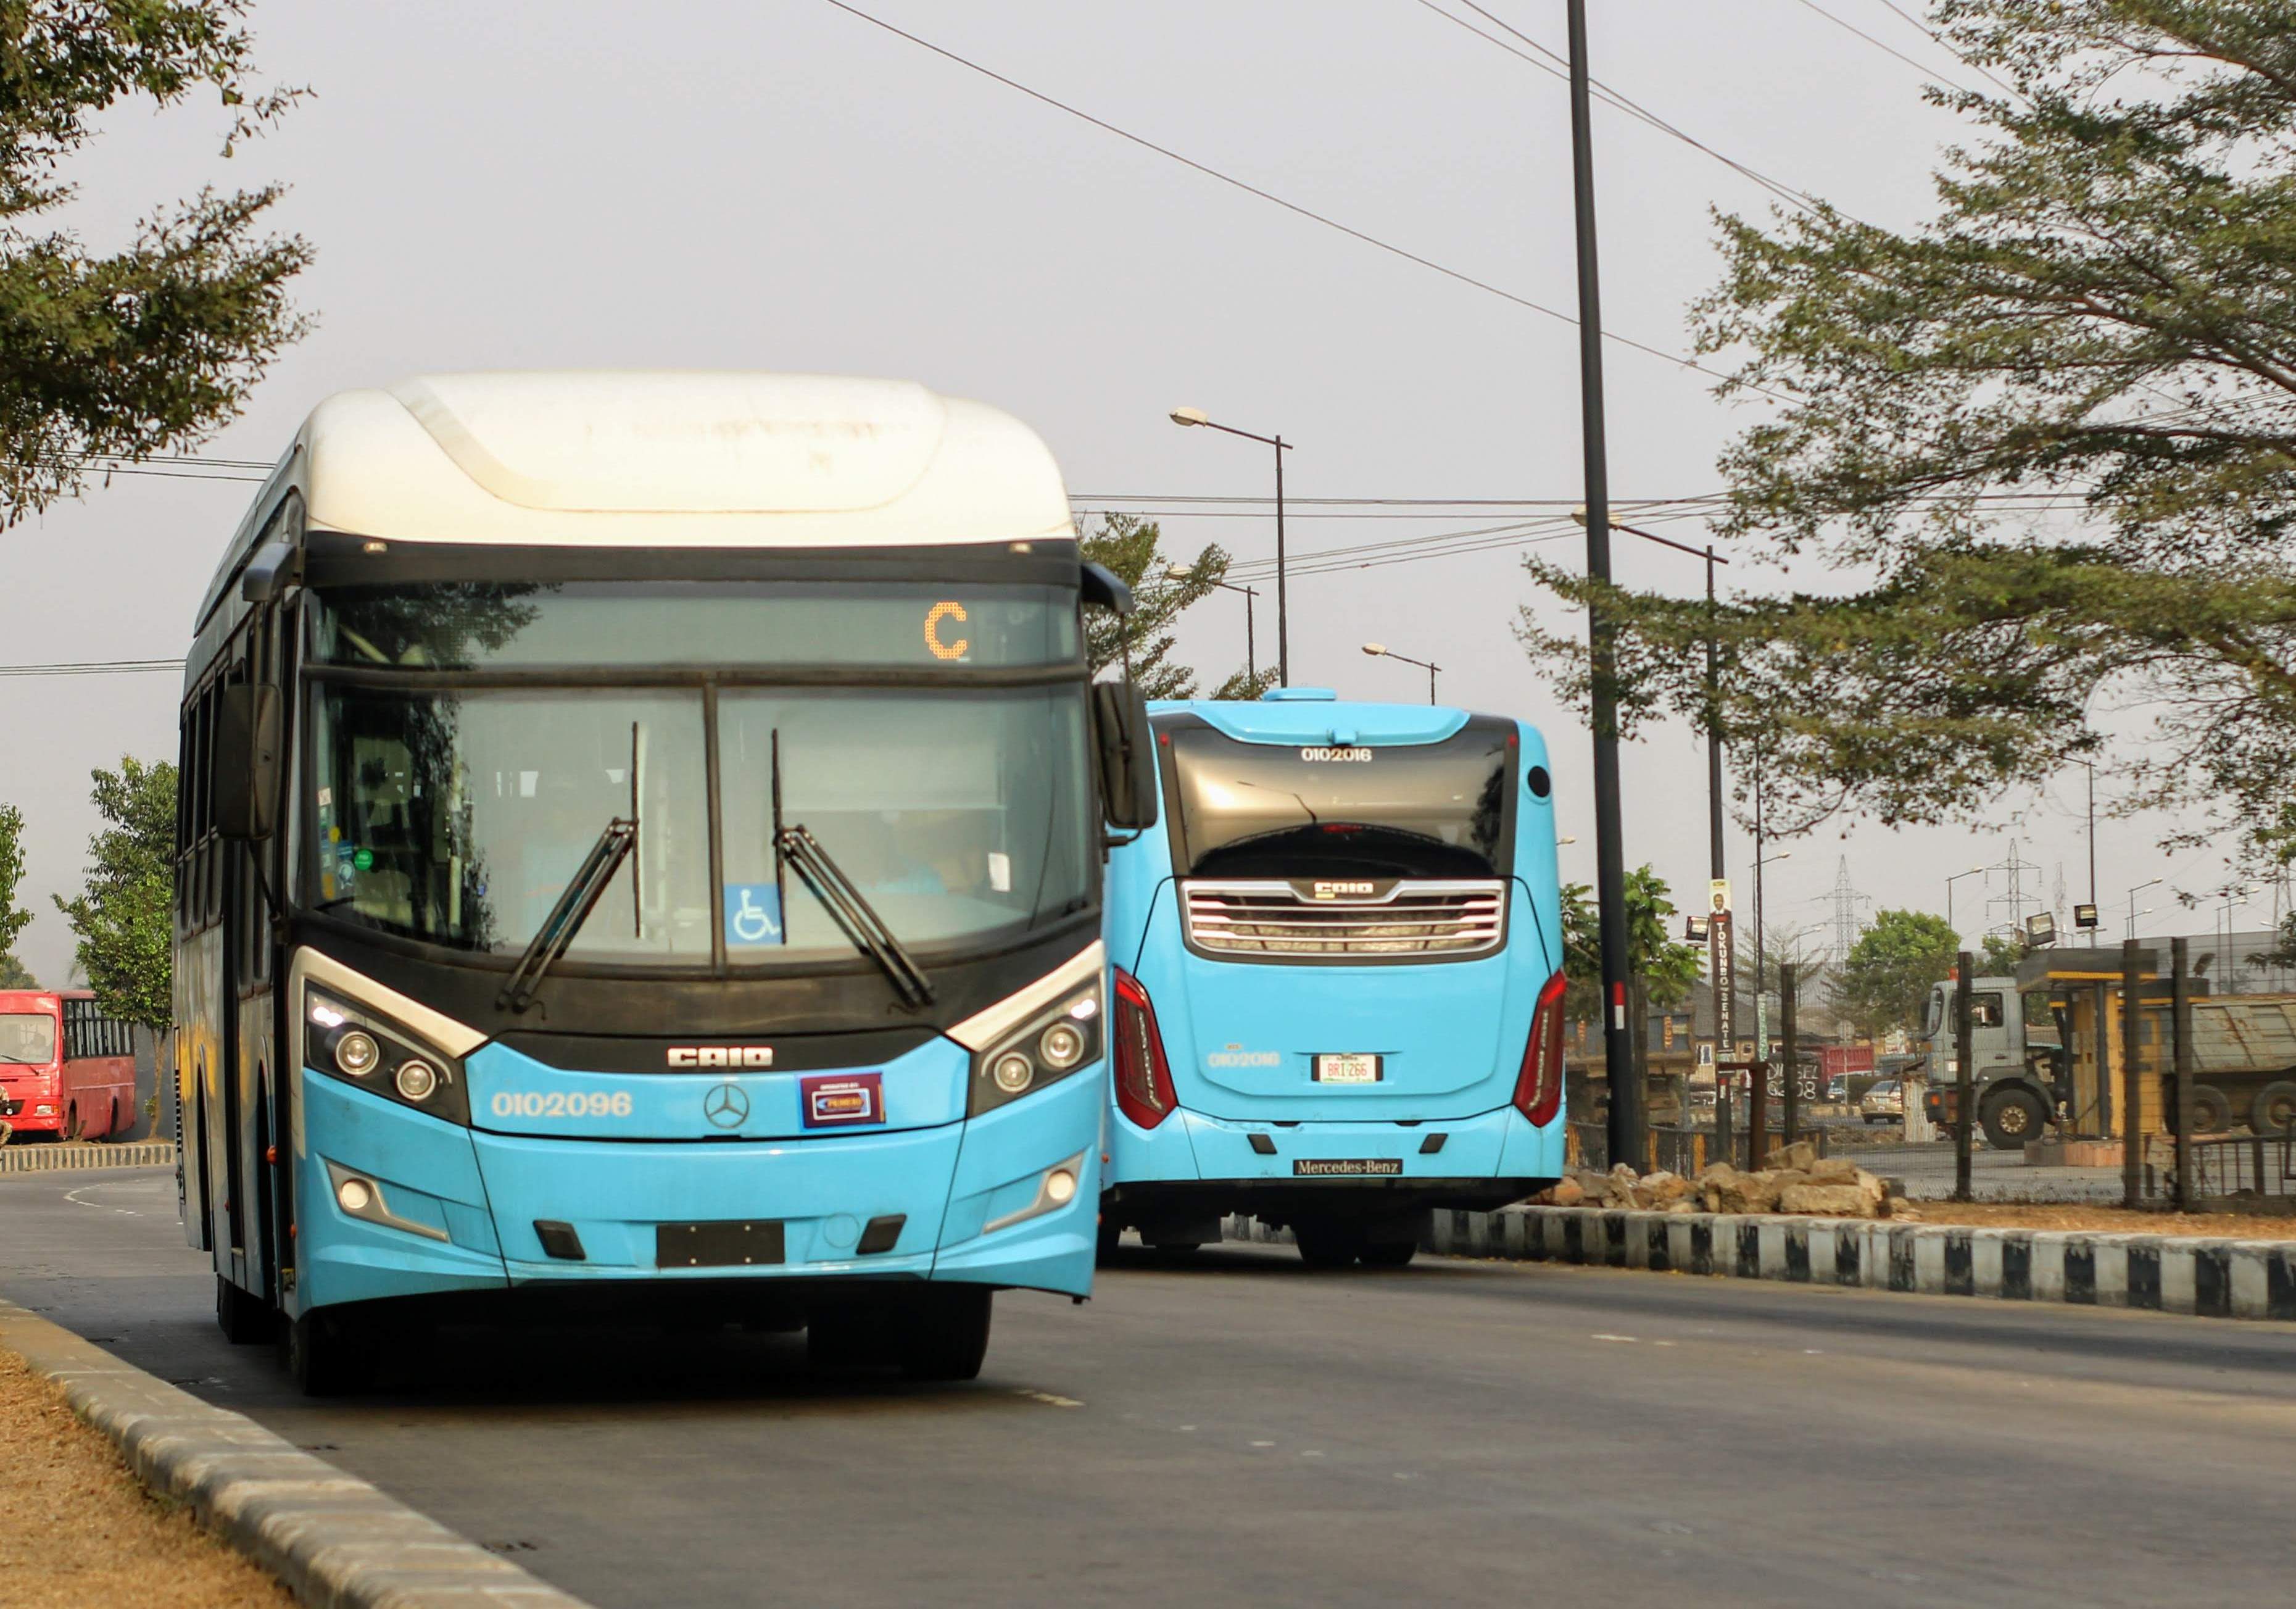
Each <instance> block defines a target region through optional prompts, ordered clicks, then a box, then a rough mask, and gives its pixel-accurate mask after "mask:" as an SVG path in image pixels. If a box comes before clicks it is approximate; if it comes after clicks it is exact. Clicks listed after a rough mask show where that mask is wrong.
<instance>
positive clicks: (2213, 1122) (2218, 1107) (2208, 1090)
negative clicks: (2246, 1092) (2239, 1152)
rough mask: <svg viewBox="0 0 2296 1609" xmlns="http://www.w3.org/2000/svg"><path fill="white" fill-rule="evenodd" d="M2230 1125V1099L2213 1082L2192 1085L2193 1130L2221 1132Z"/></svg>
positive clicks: (2196, 1132)
mask: <svg viewBox="0 0 2296 1609" xmlns="http://www.w3.org/2000/svg"><path fill="white" fill-rule="evenodd" d="M2231 1127H2232V1101H2231V1099H2230V1098H2229V1097H2227V1096H2226V1094H2225V1092H2224V1091H2223V1090H2221V1089H2219V1088H2217V1087H2216V1086H2215V1085H2214V1084H2195V1085H2194V1086H2193V1132H2194V1134H2222V1133H2224V1132H2225V1130H2226V1129H2230V1128H2231Z"/></svg>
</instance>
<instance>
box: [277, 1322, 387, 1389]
mask: <svg viewBox="0 0 2296 1609" xmlns="http://www.w3.org/2000/svg"><path fill="white" fill-rule="evenodd" d="M380 1364H381V1352H380V1349H379V1348H378V1347H377V1346H376V1345H375V1340H374V1335H373V1332H372V1331H370V1330H369V1329H368V1328H367V1326H365V1325H362V1324H359V1323H357V1322H355V1321H352V1320H348V1319H346V1318H342V1317H340V1315H338V1314H335V1313H333V1312H332V1311H330V1310H329V1309H325V1308H316V1309H312V1310H311V1311H310V1312H307V1313H306V1314H304V1315H303V1316H302V1317H301V1318H298V1319H295V1320H293V1321H291V1323H290V1324H289V1325H288V1326H287V1372H288V1373H289V1374H290V1375H293V1376H294V1379H295V1385H296V1388H297V1389H298V1390H299V1391H301V1392H302V1393H303V1394H304V1395H305V1396H306V1397H340V1396H342V1395H344V1394H345V1393H347V1392H349V1391H361V1390H364V1389H365V1387H367V1386H369V1385H372V1384H373V1383H374V1376H375V1370H376V1368H377V1367H378V1366H379V1365H380Z"/></svg>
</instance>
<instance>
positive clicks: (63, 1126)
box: [56, 1103, 87, 1144]
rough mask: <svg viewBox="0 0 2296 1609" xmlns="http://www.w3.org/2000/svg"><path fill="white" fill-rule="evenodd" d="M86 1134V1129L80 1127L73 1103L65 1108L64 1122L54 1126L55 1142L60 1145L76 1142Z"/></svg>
mask: <svg viewBox="0 0 2296 1609" xmlns="http://www.w3.org/2000/svg"><path fill="white" fill-rule="evenodd" d="M86 1132H87V1130H86V1129H83V1128H82V1127H80V1121H79V1106H78V1104H77V1103H74V1104H71V1105H69V1106H67V1107H65V1108H64V1121H62V1122H61V1123H58V1124H57V1125H56V1139H57V1142H58V1143H59V1144H61V1143H62V1142H64V1141H67V1140H76V1139H78V1138H79V1137H81V1136H82V1135H84V1134H86Z"/></svg>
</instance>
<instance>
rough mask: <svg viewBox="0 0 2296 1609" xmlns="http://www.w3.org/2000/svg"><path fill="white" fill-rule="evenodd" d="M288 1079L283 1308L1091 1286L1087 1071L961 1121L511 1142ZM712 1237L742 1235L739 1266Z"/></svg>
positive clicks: (1095, 1173)
mask: <svg viewBox="0 0 2296 1609" xmlns="http://www.w3.org/2000/svg"><path fill="white" fill-rule="evenodd" d="M302 1084H303V1090H304V1097H303V1101H302V1103H301V1112H300V1117H301V1120H302V1122H301V1129H302V1135H301V1144H300V1145H299V1171H298V1175H297V1178H298V1190H297V1194H298V1198H299V1200H298V1218H299V1237H298V1260H299V1264H300V1268H299V1279H298V1287H299V1288H298V1289H297V1291H296V1292H295V1293H294V1298H293V1305H294V1308H295V1310H297V1311H302V1310H304V1309H307V1308H310V1307H316V1306H324V1305H330V1304H332V1303H336V1302H346V1301H371V1300H375V1299H380V1298H385V1297H396V1296H414V1295H434V1294H441V1293H450V1292H473V1291H481V1290H496V1291H500V1290H504V1289H506V1288H517V1287H521V1286H540V1285H553V1286H564V1285H585V1284H593V1283H597V1284H603V1283H606V1282H614V1281H621V1282H629V1281H652V1282H665V1283H666V1282H676V1281H693V1282H697V1283H707V1282H711V1281H721V1282H722V1281H740V1280H773V1279H806V1280H822V1279H840V1280H841V1279H874V1280H885V1279H912V1280H922V1279H933V1280H953V1281H962V1282H968V1283H973V1284H981V1285H999V1286H1018V1287H1023V1288H1029V1289H1036V1290H1046V1291H1056V1292H1060V1293H1064V1294H1069V1295H1076V1296H1083V1295H1087V1294H1089V1293H1090V1291H1091V1285H1092V1262H1093V1244H1094V1230H1095V1214H1096V1209H1097V1206H1098V1196H1099V1189H1100V1153H1099V1147H1098V1145H1097V1143H1096V1142H1097V1128H1098V1122H1099V1112H1100V1107H1101V1104H1102V1102H1103V1094H1102V1091H1103V1088H1104V1086H1105V1078H1104V1076H1095V1074H1094V1071H1093V1070H1091V1069H1086V1070H1084V1071H1081V1072H1079V1073H1078V1074H1076V1075H1073V1076H1071V1077H1070V1078H1067V1079H1064V1080H1061V1081H1060V1082H1059V1083H1057V1084H1054V1085H1053V1086H1051V1087H1050V1088H1046V1089H1043V1090H1041V1091H1039V1092H1037V1094H1035V1095H1032V1096H1028V1097H1026V1098H1024V1099H1022V1100H1019V1101H1015V1102H1013V1104H1010V1105H1007V1106H1005V1107H1003V1108H1001V1109H999V1110H997V1111H996V1112H990V1113H988V1114H987V1115H985V1116H982V1117H979V1118H975V1119H972V1121H969V1122H966V1123H950V1124H945V1125H942V1126H940V1127H938V1128H932V1129H906V1130H898V1131H894V1132H890V1133H877V1134H868V1135H856V1134H843V1135H839V1136H836V1137H824V1138H818V1139H803V1140H755V1141H730V1140H728V1141H701V1140H696V1141H624V1142H616V1141H612V1140H609V1139H600V1140H570V1139H542V1138H528V1137H514V1136H509V1135H499V1134H492V1133H488V1132H485V1131H483V1130H479V1129H463V1128H460V1127H457V1126H455V1125H452V1124H449V1123H446V1122H442V1121H439V1120H438V1119H436V1118H431V1117H428V1116H425V1115H423V1114H422V1113H419V1112H410V1111H408V1110H407V1109H406V1108H405V1107H403V1106H399V1105H397V1104H393V1103H391V1102H389V1101H385V1100H382V1099H381V1098H379V1097H377V1096H372V1095H369V1094H367V1093H366V1092H365V1091H363V1090H359V1089H355V1088H349V1087H348V1086H347V1085H345V1084H343V1083H342V1082H341V1081H340V1080H334V1079H329V1078H325V1077H322V1076H318V1075H316V1074H306V1075H305V1077H304V1079H303V1080H302ZM1060 1171H1067V1172H1070V1173H1071V1174H1073V1176H1074V1178H1075V1186H1074V1190H1073V1193H1072V1194H1070V1195H1069V1196H1068V1198H1067V1199H1066V1200H1065V1201H1056V1200H1055V1199H1054V1197H1056V1196H1057V1195H1058V1194H1059V1192H1058V1191H1057V1190H1054V1189H1048V1188H1047V1181H1048V1180H1049V1179H1050V1178H1051V1176H1052V1175H1053V1174H1054V1173H1055V1172H1060ZM354 1177H355V1178H357V1179H359V1180H361V1181H362V1182H363V1183H365V1185H366V1186H368V1191H367V1194H366V1195H365V1198H364V1199H362V1198H360V1197H359V1196H358V1194H357V1193H354V1200H356V1201H358V1202H359V1204H360V1206H361V1208H362V1211H360V1212H359V1213H357V1215H355V1214H354V1213H353V1212H352V1211H348V1210H347V1209H346V1207H345V1205H344V1203H343V1200H342V1192H341V1185H342V1182H343V1180H345V1179H346V1178H354ZM890 1219H899V1220H900V1221H899V1223H898V1227H890V1225H889V1223H888V1221H887V1220H890ZM873 1224H876V1225H877V1226H878V1232H877V1235H875V1236H874V1237H873V1238H872V1239H870V1240H868V1242H867V1244H870V1245H871V1247H872V1249H871V1250H869V1251H866V1252H865V1251H863V1250H862V1249H861V1248H862V1246H863V1244H865V1237H866V1236H868V1235H869V1231H870V1228H871V1226H872V1225H873ZM729 1225H731V1226H741V1225H748V1226H750V1232H749V1234H750V1237H751V1238H750V1244H751V1245H753V1246H754V1248H755V1250H754V1252H750V1256H751V1258H752V1260H749V1261H743V1260H741V1258H742V1255H743V1249H742V1231H740V1230H739V1229H734V1230H728V1229H726V1227H725V1226H729ZM558 1226H563V1227H564V1232H563V1233H562V1232H561V1231H560V1229H559V1227H558ZM545 1235H549V1236H550V1237H551V1240H552V1241H553V1242H555V1243H556V1247H557V1251H558V1252H559V1254H558V1255H553V1252H552V1250H551V1247H550V1245H548V1244H545ZM729 1236H731V1237H732V1244H731V1246H730V1249H729ZM776 1242H777V1243H778V1244H777V1245H776V1244H775V1243H776ZM880 1243H882V1249H877V1247H878V1245H879V1244H880ZM577 1246H578V1249H579V1255H578V1256H575V1255H571V1254H570V1253H571V1252H572V1251H573V1249H574V1248H575V1247H577Z"/></svg>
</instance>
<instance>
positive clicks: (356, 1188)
mask: <svg viewBox="0 0 2296 1609" xmlns="http://www.w3.org/2000/svg"><path fill="white" fill-rule="evenodd" d="M335 1199H336V1200H337V1201H339V1202H340V1203H342V1204H343V1211H346V1212H354V1213H356V1212H364V1211H366V1210H367V1209H368V1208H369V1207H371V1206H373V1204H374V1190H373V1186H370V1185H368V1183H367V1182H366V1180H365V1179H363V1178H347V1179H345V1180H344V1181H343V1182H342V1183H341V1184H340V1185H337V1186H335Z"/></svg>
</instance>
